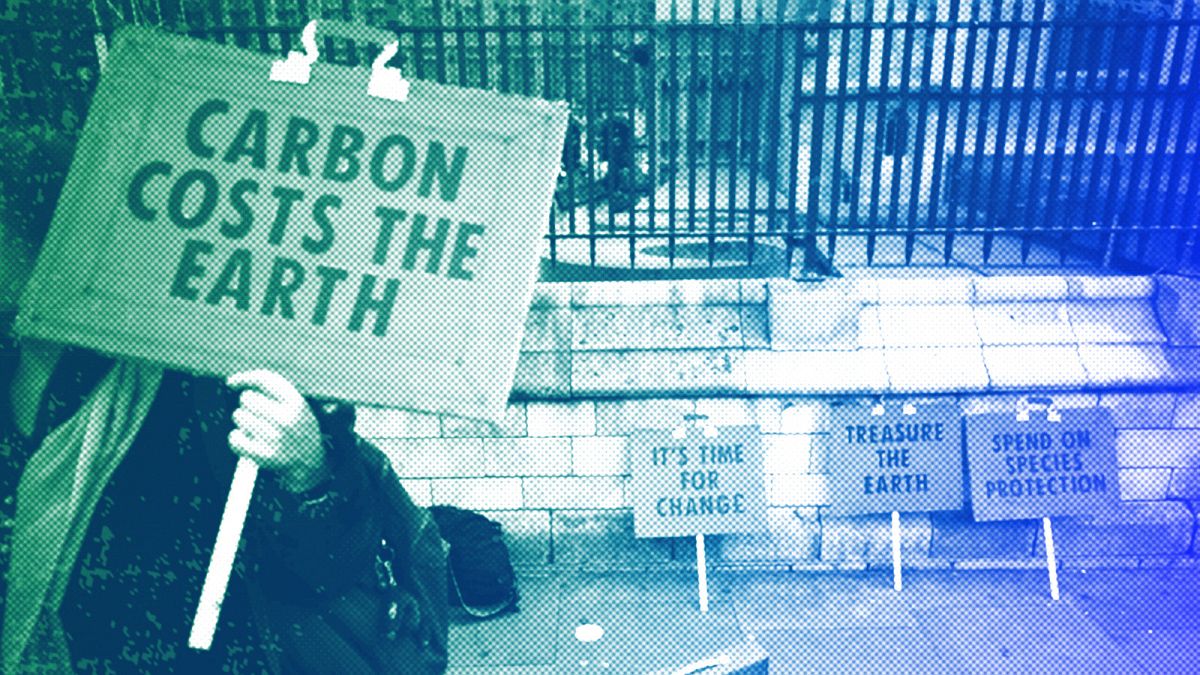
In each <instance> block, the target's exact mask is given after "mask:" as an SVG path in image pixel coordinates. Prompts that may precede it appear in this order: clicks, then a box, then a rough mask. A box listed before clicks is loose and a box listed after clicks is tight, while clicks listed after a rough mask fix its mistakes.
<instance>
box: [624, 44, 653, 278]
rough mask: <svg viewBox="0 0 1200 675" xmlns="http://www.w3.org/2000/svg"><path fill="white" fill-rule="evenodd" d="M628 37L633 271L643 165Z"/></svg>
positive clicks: (627, 97) (630, 221)
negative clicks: (639, 158)
mask: <svg viewBox="0 0 1200 675" xmlns="http://www.w3.org/2000/svg"><path fill="white" fill-rule="evenodd" d="M628 37H629V46H628V48H627V58H628V64H626V65H627V67H626V68H625V69H624V70H625V98H626V111H627V112H628V114H629V126H630V129H631V132H630V145H631V146H632V147H630V149H629V150H630V153H631V154H632V155H633V157H632V160H633V167H632V176H631V177H630V181H631V182H632V185H630V186H629V187H630V188H631V190H632V192H633V195H632V197H631V198H630V200H629V267H630V269H632V268H634V267H635V261H636V255H637V253H636V252H637V205H638V201H639V200H640V199H641V190H640V188H639V185H640V183H641V177H642V173H641V164H640V162H639V161H638V159H637V158H638V155H639V152H638V148H639V147H640V144H639V143H638V140H637V107H636V105H637V104H636V100H635V98H634V95H633V92H634V80H636V79H637V69H636V67H635V66H636V65H637V64H636V63H635V62H634V51H633V46H634V42H636V36H635V35H634V34H633V30H632V29H630V31H629V35H628ZM648 156H649V153H647V157H648ZM650 199H651V200H653V199H654V192H653V190H651V192H650Z"/></svg>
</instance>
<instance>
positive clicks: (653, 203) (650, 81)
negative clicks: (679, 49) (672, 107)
mask: <svg viewBox="0 0 1200 675" xmlns="http://www.w3.org/2000/svg"><path fill="white" fill-rule="evenodd" d="M658 39H659V34H658V32H657V31H651V32H650V33H648V34H647V35H646V40H647V42H649V48H650V54H649V56H650V76H649V77H648V78H646V81H645V82H644V83H643V86H642V91H643V92H644V93H645V95H646V106H647V112H646V133H647V134H648V135H649V139H648V145H649V148H648V150H647V153H646V155H647V158H648V162H647V163H648V165H649V166H648V169H649V172H650V211H649V214H648V218H649V220H648V225H649V231H650V232H651V233H653V232H655V231H656V230H657V229H658V163H659V158H658V154H659V152H658V151H659V147H658V144H659V139H658V92H659V91H660V89H659V85H658Z"/></svg>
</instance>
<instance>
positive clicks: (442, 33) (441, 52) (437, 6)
mask: <svg viewBox="0 0 1200 675" xmlns="http://www.w3.org/2000/svg"><path fill="white" fill-rule="evenodd" d="M433 22H434V25H435V26H437V27H438V30H433V31H431V32H432V33H433V67H434V74H435V75H436V76H437V81H438V82H439V83H441V84H446V51H447V50H446V30H445V29H444V26H445V25H446V15H445V13H444V11H443V9H442V3H441V2H440V0H435V2H434V3H433Z"/></svg>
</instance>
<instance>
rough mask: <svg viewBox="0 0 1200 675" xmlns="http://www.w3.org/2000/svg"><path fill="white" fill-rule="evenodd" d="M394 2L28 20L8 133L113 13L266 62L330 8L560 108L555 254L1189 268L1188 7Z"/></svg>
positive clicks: (10, 30)
mask: <svg viewBox="0 0 1200 675" xmlns="http://www.w3.org/2000/svg"><path fill="white" fill-rule="evenodd" d="M333 4H336V5H337V7H333V8H331V7H329V5H333ZM405 7H409V9H405V8H404V7H402V6H401V5H400V4H399V3H396V2H386V1H382V0H377V1H375V2H371V1H370V0H358V1H356V2H355V1H351V0H342V1H340V2H337V3H334V2H325V3H319V2H308V3H306V2H304V0H140V1H139V0H108V1H99V0H98V1H97V2H95V3H93V4H92V6H91V7H90V8H89V10H88V11H87V13H86V15H85V16H84V20H82V21H73V22H64V21H62V20H61V19H56V18H54V17H40V18H39V17H34V16H30V15H29V12H28V11H26V12H24V13H21V14H20V16H18V17H17V19H15V20H10V21H8V22H6V23H0V91H2V92H3V95H2V99H3V101H4V105H5V109H4V113H5V121H6V123H8V125H9V127H10V128H15V126H16V125H20V124H26V125H29V124H33V122H31V121H36V125H40V127H39V128H43V129H49V130H51V133H60V134H62V135H64V136H65V137H66V138H68V139H69V138H70V134H71V133H73V130H74V129H77V128H78V120H79V119H81V118H82V115H83V114H84V112H85V110H86V102H87V98H88V95H89V92H90V89H91V87H92V86H94V82H95V77H96V74H95V71H96V68H95V59H96V46H95V45H100V48H101V49H102V48H103V44H102V41H101V42H97V40H98V38H96V37H95V36H97V35H98V36H108V35H111V32H112V31H113V30H114V29H115V27H117V26H119V25H121V24H122V23H126V22H132V21H136V22H140V23H150V24H156V25H161V26H163V27H165V28H167V29H169V30H174V31H178V32H182V33H186V34H190V35H193V36H195V37H199V38H202V39H209V40H215V41H218V42H224V43H231V44H236V45H239V46H241V47H244V48H248V49H256V50H260V51H264V52H270V53H274V54H284V53H286V51H287V50H288V49H289V48H291V47H293V41H295V40H296V39H297V36H298V34H299V29H300V27H301V25H302V24H303V22H304V19H305V18H306V17H309V16H316V15H321V16H332V17H336V18H338V19H342V20H350V21H355V20H358V21H364V22H368V23H372V24H374V25H381V26H385V27H387V28H389V29H390V30H392V31H393V32H394V33H395V34H396V35H397V36H398V38H399V39H400V42H401V50H400V54H399V55H398V56H397V59H396V60H395V61H394V63H396V64H397V65H399V67H400V68H402V69H403V70H404V71H405V72H406V73H409V74H410V76H413V77H417V78H424V79H433V80H437V81H440V82H445V83H451V84H457V85H463V86H470V87H484V88H495V89H500V90H503V91H509V92H516V93H522V94H527V95H533V96H541V97H546V98H553V99H565V100H568V101H570V103H571V105H572V110H573V117H572V124H571V128H570V129H569V131H568V137H567V143H566V148H565V150H564V156H563V171H562V175H561V177H560V181H559V186H558V189H557V192H556V195H555V206H556V208H555V213H554V216H553V219H552V222H551V223H549V224H548V228H547V235H546V238H547V242H548V248H549V255H550V257H551V260H553V261H557V262H576V263H581V264H584V265H588V266H606V265H607V266H622V267H633V268H674V267H709V266H728V265H738V264H754V263H755V262H757V261H761V260H763V259H765V258H769V257H772V256H775V257H778V258H783V259H786V260H789V261H790V260H791V259H792V254H793V252H795V251H801V252H802V253H803V254H804V261H805V263H806V265H807V266H809V267H811V268H813V269H816V270H818V271H820V270H824V271H831V270H832V269H833V268H834V267H835V266H836V265H839V264H841V263H842V261H843V259H849V258H851V257H854V256H857V258H856V259H858V260H860V261H861V262H864V263H866V264H871V263H876V262H879V261H880V260H882V259H883V254H882V253H881V252H882V251H883V250H884V249H885V248H886V249H888V250H891V251H894V253H893V254H892V255H893V256H894V260H893V261H894V262H898V263H901V264H915V263H916V262H918V261H920V260H921V259H922V256H925V257H926V258H928V257H929V256H930V255H932V256H934V257H935V258H936V257H940V258H941V259H942V261H951V260H954V259H957V258H959V257H960V252H961V251H962V250H963V249H964V242H968V241H969V242H970V245H971V246H974V247H976V248H981V259H982V261H984V262H986V261H988V260H989V259H991V258H992V256H993V252H994V250H995V248H996V247H997V246H998V245H999V242H1007V244H1008V245H1010V246H1012V247H1015V250H1017V251H1019V255H1018V257H1019V261H1020V262H1028V261H1029V260H1030V254H1031V251H1034V250H1035V247H1043V248H1044V247H1046V246H1049V247H1051V248H1052V249H1053V251H1055V252H1056V253H1057V255H1058V261H1059V262H1060V263H1065V262H1066V261H1067V260H1068V258H1069V257H1071V256H1074V257H1083V258H1085V259H1087V260H1090V261H1091V262H1094V263H1096V264H1099V265H1104V266H1132V267H1138V268H1141V269H1147V268H1149V269H1167V270H1176V271H1179V270H1195V269H1197V268H1198V267H1200V251H1198V250H1197V249H1198V247H1197V245H1196V244H1197V239H1198V233H1200V199H1198V196H1197V193H1198V186H1200V171H1198V169H1200V162H1198V161H1197V160H1198V159H1200V153H1198V149H1197V146H1198V144H1200V116H1198V115H1197V110H1196V102H1197V100H1198V99H1200V67H1198V63H1200V48H1198V47H1200V5H1198V4H1197V3H1195V2H1193V1H1192V0H1163V1H1162V2H1155V1H1153V0H1146V1H1145V2H1141V3H1131V2H1122V3H1116V2H1112V3H1108V2H1100V1H1099V0H1090V2H1089V1H1085V0H1068V1H1065V2H1054V1H1052V0H974V1H972V0H945V1H940V0H939V1H938V2H932V1H926V0H912V1H911V2H904V1H901V0H844V1H842V0H839V1H838V2H832V1H825V0H823V1H822V2H820V3H817V4H813V5H811V6H807V5H802V4H801V5H797V4H796V3H795V2H792V3H790V6H789V3H778V4H777V3H775V2H774V0H710V1H709V2H708V3H703V4H702V3H700V2H695V1H689V0H658V2H657V4H655V3H653V2H649V1H648V2H647V3H645V4H644V5H643V4H640V3H626V4H623V5H615V4H608V3H605V4H597V5H596V6H594V7H591V6H584V5H579V4H577V3H576V4H563V5H559V4H553V5H551V4H550V3H547V4H545V5H528V4H524V5H522V4H507V3H505V2H503V1H502V0H495V1H492V0H488V2H486V3H485V2H484V0H463V1H462V4H453V3H444V2H429V3H425V4H424V5H405ZM414 7H415V8H414ZM10 9H11V8H10ZM11 13H12V12H11V11H10V14H11ZM2 15H3V12H0V16H2ZM78 18H79V17H78V16H76V19H78ZM89 20H90V23H89V22H88V21H89ZM39 21H42V22H43V23H39ZM375 49H377V47H376V46H367V45H354V44H352V43H349V42H345V41H337V40H330V41H327V44H326V51H325V54H326V55H332V56H331V58H332V59H333V60H335V61H339V62H343V63H348V64H363V63H369V59H370V58H371V57H372V56H373V55H374V53H376V52H375ZM36 125H35V126H36ZM10 135H11V134H10ZM27 178H28V176H25V175H23V176H18V177H16V178H13V177H9V180H10V181H11V180H24V179H27ZM6 187H10V186H6ZM9 194H11V192H9Z"/></svg>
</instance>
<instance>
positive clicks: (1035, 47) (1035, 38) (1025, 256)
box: [1006, 1, 1053, 263]
mask: <svg viewBox="0 0 1200 675" xmlns="http://www.w3.org/2000/svg"><path fill="white" fill-rule="evenodd" d="M1048 6H1049V5H1047V4H1046V3H1045V2H1044V1H1043V2H1040V3H1035V4H1034V8H1033V11H1034V12H1038V11H1040V12H1041V13H1042V14H1041V15H1042V16H1044V15H1045V12H1046V11H1047V10H1046V8H1047V7H1048ZM1048 25H1049V23H1048V22H1046V21H1043V22H1042V23H1041V24H1040V25H1038V26H1037V27H1036V28H1034V29H1033V30H1031V31H1030V34H1029V43H1028V48H1027V49H1026V52H1025V53H1026V56H1025V76H1024V78H1023V81H1022V85H1023V86H1022V91H1021V97H1020V100H1019V104H1018V111H1017V131H1016V143H1015V145H1014V147H1013V167H1012V176H1011V178H1010V180H1009V186H1008V193H1009V194H1010V195H1011V194H1013V193H1014V192H1015V191H1016V190H1017V188H1018V186H1019V185H1020V184H1021V181H1022V180H1023V177H1024V175H1025V163H1026V158H1027V156H1028V153H1027V152H1026V151H1025V148H1026V145H1027V143H1028V141H1029V129H1030V123H1031V122H1033V121H1035V120H1037V119H1040V116H1041V112H1042V108H1043V107H1044V106H1046V105H1047V102H1048V99H1047V98H1046V97H1044V96H1042V97H1039V96H1037V91H1036V90H1035V89H1034V85H1035V82H1036V80H1037V65H1038V54H1039V52H1040V51H1041V44H1042V42H1043V39H1045V42H1046V43H1047V47H1049V44H1050V43H1051V42H1052V40H1053V35H1050V36H1048V37H1047V36H1045V35H1044V31H1045V29H1046V27H1047V26H1048ZM1035 102H1036V103H1037V106H1038V117H1036V118H1035V117H1034V116H1033V106H1034V103H1035ZM1034 151H1035V153H1040V151H1039V150H1037V148H1035V149H1034ZM1030 176H1031V178H1030V181H1029V183H1028V184H1034V183H1035V182H1036V181H1037V180H1038V176H1037V174H1036V173H1035V172H1034V171H1033V170H1032V169H1031V173H1030ZM1024 199H1025V202H1024V209H1025V213H1024V215H1025V217H1024V218H1021V219H1020V221H1021V223H1022V224H1023V226H1024V227H1023V229H1024V232H1023V233H1022V234H1021V262H1022V263H1024V262H1025V261H1027V260H1029V253H1030V251H1031V250H1032V248H1033V237H1032V236H1031V234H1030V232H1029V226H1030V222H1029V220H1030V218H1029V216H1030V215H1031V214H1032V213H1033V212H1035V211H1036V210H1037V195H1036V193H1034V194H1030V193H1029V192H1028V191H1025V195H1024ZM1006 203H1007V204H1008V207H1007V211H1008V213H1009V214H1010V218H1011V217H1012V214H1013V206H1014V200H1012V199H1008V200H1006Z"/></svg>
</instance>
